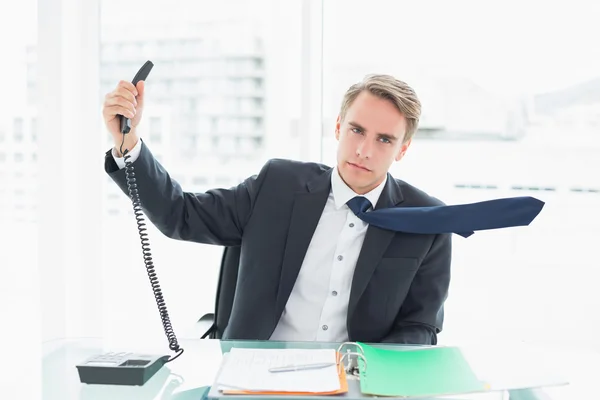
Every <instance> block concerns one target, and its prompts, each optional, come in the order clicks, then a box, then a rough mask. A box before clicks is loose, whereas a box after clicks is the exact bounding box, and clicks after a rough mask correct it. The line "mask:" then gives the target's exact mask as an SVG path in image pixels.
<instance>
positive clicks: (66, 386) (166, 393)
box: [0, 339, 600, 400]
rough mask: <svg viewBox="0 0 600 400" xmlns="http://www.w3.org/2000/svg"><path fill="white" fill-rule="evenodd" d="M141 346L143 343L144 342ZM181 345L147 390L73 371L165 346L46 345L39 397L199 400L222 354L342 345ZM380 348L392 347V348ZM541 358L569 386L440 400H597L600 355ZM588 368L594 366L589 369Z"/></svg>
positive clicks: (82, 342) (212, 342) (101, 342)
mask: <svg viewBox="0 0 600 400" xmlns="http://www.w3.org/2000/svg"><path fill="white" fill-rule="evenodd" d="M141 341H143V339H142V340H141ZM180 345H181V347H183V348H184V350H185V352H184V353H183V354H182V355H181V357H179V358H178V359H177V360H174V361H173V362H171V363H168V364H166V365H165V366H164V367H163V368H162V369H161V370H160V371H159V372H158V373H156V375H155V376H154V377H152V378H151V379H150V380H149V381H148V382H147V383H146V384H145V385H144V386H141V387H135V386H133V387H128V386H105V385H86V384H82V383H81V382H80V381H79V375H78V373H77V369H76V368H75V365H76V364H78V363H80V362H82V361H83V360H85V359H87V358H89V357H90V356H93V355H96V354H99V353H105V352H109V351H111V352H112V351H117V352H119V351H126V352H136V353H151V354H172V353H171V352H170V351H169V350H168V348H166V345H165V343H162V341H161V342H160V343H154V344H151V345H148V344H144V343H139V342H135V343H113V342H110V341H108V340H102V339H65V340H56V341H50V342H46V343H43V344H42V347H41V353H42V362H41V366H42V368H41V377H39V378H41V379H40V382H41V387H40V389H39V393H40V394H41V398H42V399H50V400H54V399H60V400H67V399H78V400H79V399H82V400H105V399H106V400H108V399H110V400H121V399H128V400H130V399H135V400H158V399H163V400H167V399H170V400H192V399H195V400H200V399H201V398H203V395H205V394H207V393H208V390H207V387H209V386H210V385H212V384H213V381H214V379H215V378H216V374H217V372H218V369H219V366H220V363H221V360H222V356H223V353H224V352H227V351H228V350H229V349H231V348H232V347H251V348H337V347H338V345H339V344H338V343H313V342H293V343H291V342H287V343H284V342H269V341H264V342H260V341H219V340H201V339H187V340H186V339H184V340H180ZM382 347H394V345H386V346H382ZM404 347H406V346H404ZM488 348H489V346H488ZM495 349H496V353H498V352H501V351H502V350H501V349H500V348H498V347H495ZM543 354H545V355H546V356H547V357H549V358H551V359H553V360H554V361H555V364H556V365H558V366H563V367H565V368H561V371H559V372H560V373H561V374H563V376H564V377H565V378H566V379H567V380H568V381H569V384H568V385H564V386H555V387H544V388H542V389H534V390H528V389H521V390H513V391H499V392H492V393H486V394H482V395H465V396H451V397H442V398H444V399H471V400H508V399H510V400H549V399H552V400H556V399H561V400H562V399H565V400H567V399H568V400H576V399H583V398H585V399H590V398H598V397H599V392H600V391H598V390H597V389H596V388H595V382H594V381H593V376H595V375H598V372H600V369H598V365H599V364H600V363H599V361H600V354H598V353H585V354H584V353H582V352H572V353H569V352H567V353H561V352H559V351H556V352H552V353H548V352H547V351H545V352H544V353H543ZM587 363H592V364H591V365H587ZM5 365H6V364H5ZM585 365H587V367H585V369H582V366H585ZM499 367H500V368H502V370H509V369H511V365H500V366H499ZM15 368H17V367H15ZM594 368H595V371H596V372H595V373H594V372H589V371H593V369H594ZM586 371H587V372H586ZM588 374H589V376H588ZM3 375H4V374H3ZM4 376H6V375H4ZM27 377H30V378H31V377H33V378H35V373H31V374H30V373H23V374H21V376H20V378H19V377H17V378H16V379H17V381H15V382H13V383H14V385H13V389H14V388H19V387H21V388H23V387H25V386H23V385H27V384H30V385H35V384H36V382H35V379H32V380H30V381H29V382H27V381H26V380H27ZM588 377H589V380H588ZM19 379H20V381H19ZM350 382H352V381H350ZM354 384H355V385H358V382H355V383H354ZM18 385H21V386H18ZM0 387H1V386H0ZM23 390H24V389H23ZM8 393H10V394H13V393H14V395H13V396H10V397H5V396H1V397H2V398H3V399H4V398H6V399H8V398H25V397H21V396H19V392H18V391H16V392H14V391H13V392H10V389H9V392H8ZM23 393H25V392H23ZM350 394H351V393H348V395H350ZM231 397H234V396H231ZM335 397H351V396H328V397H327V398H335ZM26 398H34V397H26ZM35 398H37V396H36V397H35ZM311 398H312V397H311ZM440 399H441V398H440Z"/></svg>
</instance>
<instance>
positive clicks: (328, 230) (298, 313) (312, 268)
mask: <svg viewBox="0 0 600 400" xmlns="http://www.w3.org/2000/svg"><path fill="white" fill-rule="evenodd" d="M140 146H141V145H140V141H138V142H137V144H136V145H135V146H134V147H133V148H132V149H131V150H130V152H129V154H130V155H131V162H133V161H135V160H136V159H137V157H138V156H139V153H140ZM112 155H113V158H114V159H115V162H116V163H117V165H118V166H119V168H124V167H125V160H124V158H122V157H121V158H119V157H117V156H116V152H115V150H114V149H113V152H112ZM386 180H387V177H386V179H385V180H384V181H383V182H382V183H381V184H380V185H379V186H377V187H376V188H375V189H373V190H371V191H370V192H369V193H366V194H365V195H364V197H366V198H367V199H369V201H370V202H371V204H372V205H375V204H377V201H378V200H379V196H380V195H381V192H382V191H383V188H384V186H385V183H386ZM355 196H358V195H357V194H356V193H355V192H354V191H353V190H352V189H350V188H349V187H348V185H346V183H345V182H344V181H343V180H342V178H341V177H340V175H339V172H338V170H337V168H334V170H333V171H332V173H331V192H330V193H329V197H328V199H327V203H326V204H325V208H324V209H323V213H322V214H321V218H320V219H319V223H318V224H317V228H316V229H315V232H314V234H313V237H312V239H311V241H310V244H309V246H308V250H307V251H306V256H305V257H304V261H303V263H302V267H301V268H300V273H299V274H298V279H296V283H295V284H294V288H293V289H292V292H291V294H290V297H289V299H288V302H287V304H286V306H285V309H284V310H283V314H282V316H281V319H280V320H279V323H278V324H277V327H276V328H275V331H274V332H273V334H272V335H271V340H284V341H325V342H344V341H347V340H348V330H347V327H346V319H347V314H348V301H349V299H350V288H351V286H352V277H353V276H354V268H355V267H356V261H357V260H358V255H359V254H360V250H361V248H362V244H363V241H364V239H365V235H366V233H367V227H368V224H367V223H366V222H363V221H362V220H361V219H359V218H358V217H356V215H354V213H353V212H352V210H350V208H349V207H348V206H347V205H346V202H348V200H350V199H352V198H353V197H355Z"/></svg>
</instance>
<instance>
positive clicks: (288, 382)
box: [216, 348, 340, 393]
mask: <svg viewBox="0 0 600 400" xmlns="http://www.w3.org/2000/svg"><path fill="white" fill-rule="evenodd" d="M223 360H224V362H223V366H222V368H221V372H220V374H219V376H218V377H217V380H216V383H217V384H218V385H219V387H220V389H239V390H251V391H277V392H309V393H318V392H331V391H336V390H339V389H340V377H339V374H338V369H337V366H336V365H332V366H330V367H325V368H320V369H312V370H304V371H291V372H277V373H273V372H269V368H272V367H283V366H286V365H297V364H313V363H329V362H331V363H336V361H337V357H336V352H335V350H333V349H310V350H309V349H243V348H233V349H231V351H230V352H229V353H228V354H227V357H224V359H223Z"/></svg>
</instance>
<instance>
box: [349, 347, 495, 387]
mask: <svg viewBox="0 0 600 400" xmlns="http://www.w3.org/2000/svg"><path fill="white" fill-rule="evenodd" d="M359 345H360V346H361V347H362V348H363V351H364V353H363V356H364V357H365V359H366V362H367V365H366V366H365V365H364V361H363V360H362V359H361V358H359V359H358V368H359V373H360V389H361V392H362V393H363V394H370V395H376V396H395V397H414V398H417V397H428V396H442V395H452V394H466V393H479V392H484V391H487V390H489V385H488V384H486V383H485V382H482V381H480V380H479V379H478V378H477V376H476V375H475V373H474V372H473V370H472V369H471V367H470V366H469V364H468V362H467V360H466V359H465V358H464V357H463V354H462V352H461V351H460V349H458V348H455V347H429V348H421V349H406V350H388V349H379V348H375V347H372V346H369V345H367V344H364V343H359Z"/></svg>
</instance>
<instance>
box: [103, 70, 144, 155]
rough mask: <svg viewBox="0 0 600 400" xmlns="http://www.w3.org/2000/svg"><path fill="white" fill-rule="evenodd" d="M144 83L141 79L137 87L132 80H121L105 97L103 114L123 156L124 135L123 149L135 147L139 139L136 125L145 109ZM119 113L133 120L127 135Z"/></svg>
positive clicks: (118, 150)
mask: <svg viewBox="0 0 600 400" xmlns="http://www.w3.org/2000/svg"><path fill="white" fill-rule="evenodd" d="M144 83H145V82H144V81H140V82H138V84H137V87H136V86H134V85H133V84H132V83H131V82H127V81H124V80H123V81H120V82H119V84H118V85H117V87H116V88H115V90H113V91H112V92H110V93H108V94H107V95H106V97H105V98H104V105H103V107H102V116H103V117H104V123H105V124H106V127H107V128H108V131H109V132H110V133H111V135H112V137H113V140H114V142H115V149H116V150H117V154H118V155H119V156H120V157H121V156H122V154H121V152H120V147H121V143H123V136H125V142H124V143H123V149H131V148H133V146H135V144H136V143H137V141H138V136H137V134H136V127H137V126H138V124H139V123H140V121H141V119H142V113H143V110H144ZM119 115H123V116H125V117H127V118H129V119H130V120H131V132H129V133H128V134H126V135H123V134H122V133H121V122H120V118H119Z"/></svg>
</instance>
